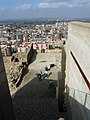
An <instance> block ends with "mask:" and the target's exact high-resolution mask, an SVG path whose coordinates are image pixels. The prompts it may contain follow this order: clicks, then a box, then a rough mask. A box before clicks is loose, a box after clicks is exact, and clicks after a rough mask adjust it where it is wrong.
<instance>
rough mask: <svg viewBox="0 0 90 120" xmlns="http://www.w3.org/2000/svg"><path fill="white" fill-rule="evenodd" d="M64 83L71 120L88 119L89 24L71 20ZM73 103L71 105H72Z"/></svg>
mask: <svg viewBox="0 0 90 120" xmlns="http://www.w3.org/2000/svg"><path fill="white" fill-rule="evenodd" d="M66 52H67V60H66V85H67V87H68V89H69V92H68V97H69V101H70V107H71V113H72V119H73V120H89V119H90V102H89V101H90V62H89V61H90V24H89V23H80V22H71V23H69V34H68V41H67V45H66ZM72 104H73V105H72Z"/></svg>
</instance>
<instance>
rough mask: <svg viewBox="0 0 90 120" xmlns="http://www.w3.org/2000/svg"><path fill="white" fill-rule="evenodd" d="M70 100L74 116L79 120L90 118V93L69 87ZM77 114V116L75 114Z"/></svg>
mask: <svg viewBox="0 0 90 120" xmlns="http://www.w3.org/2000/svg"><path fill="white" fill-rule="evenodd" d="M66 89H67V96H68V100H69V101H68V102H69V103H70V108H71V113H72V117H73V116H74V117H76V119H77V120H78V119H79V118H77V117H80V119H79V120H89V119H90V93H86V92H84V91H80V90H77V89H74V88H69V87H67V88H66ZM75 114H76V116H75Z"/></svg>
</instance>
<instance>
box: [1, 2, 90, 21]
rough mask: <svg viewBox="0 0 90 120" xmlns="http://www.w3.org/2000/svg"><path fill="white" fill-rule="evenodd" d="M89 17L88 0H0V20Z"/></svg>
mask: <svg viewBox="0 0 90 120" xmlns="http://www.w3.org/2000/svg"><path fill="white" fill-rule="evenodd" d="M40 17H53V18H90V0H0V20H3V19H22V18H40Z"/></svg>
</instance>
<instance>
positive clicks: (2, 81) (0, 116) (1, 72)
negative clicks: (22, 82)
mask: <svg viewBox="0 0 90 120" xmlns="http://www.w3.org/2000/svg"><path fill="white" fill-rule="evenodd" d="M0 120H15V116H14V110H13V104H12V100H11V97H10V92H9V87H8V83H7V78H6V73H5V68H4V63H3V58H2V54H1V49H0Z"/></svg>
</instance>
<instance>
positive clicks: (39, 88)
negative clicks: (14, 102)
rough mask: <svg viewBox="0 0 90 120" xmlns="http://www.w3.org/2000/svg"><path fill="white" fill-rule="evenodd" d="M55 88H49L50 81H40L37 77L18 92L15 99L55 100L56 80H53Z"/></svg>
mask: <svg viewBox="0 0 90 120" xmlns="http://www.w3.org/2000/svg"><path fill="white" fill-rule="evenodd" d="M52 81H53V85H54V87H51V88H48V87H49V84H50V79H44V80H42V81H39V80H38V79H37V78H36V77H35V78H33V79H32V80H31V81H30V82H29V83H27V84H26V85H25V86H24V87H22V88H21V89H20V90H19V91H17V92H16V95H15V97H27V98H55V97H56V84H57V81H56V80H52Z"/></svg>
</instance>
